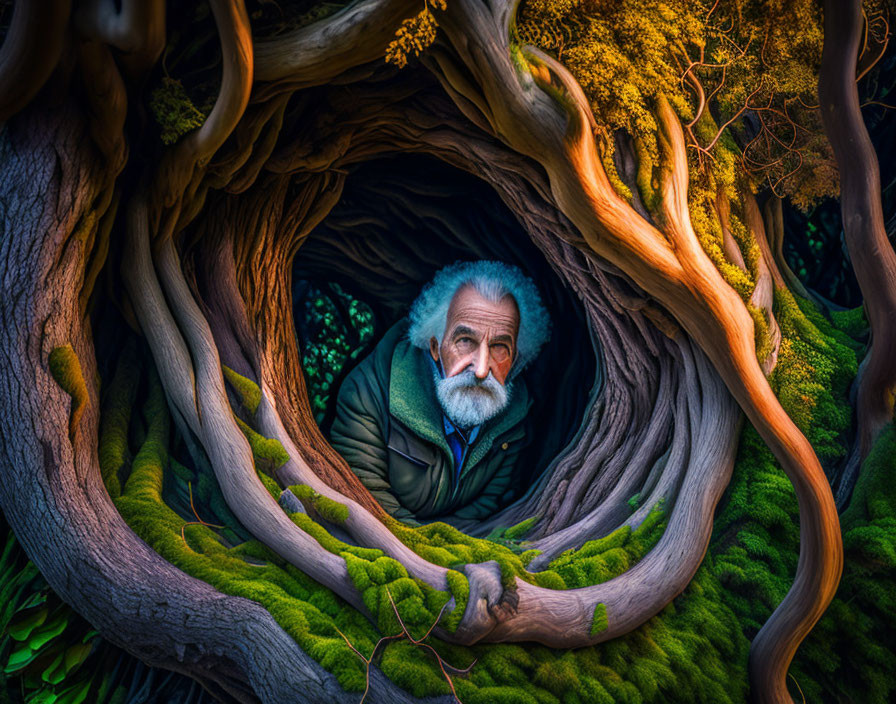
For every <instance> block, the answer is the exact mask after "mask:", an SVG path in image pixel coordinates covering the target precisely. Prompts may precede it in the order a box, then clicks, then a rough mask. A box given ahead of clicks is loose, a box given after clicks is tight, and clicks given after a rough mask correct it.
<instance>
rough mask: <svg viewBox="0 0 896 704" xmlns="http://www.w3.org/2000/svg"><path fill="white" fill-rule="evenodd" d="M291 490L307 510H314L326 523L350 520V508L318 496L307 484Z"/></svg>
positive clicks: (320, 495) (293, 487) (298, 485)
mask: <svg viewBox="0 0 896 704" xmlns="http://www.w3.org/2000/svg"><path fill="white" fill-rule="evenodd" d="M289 489H290V491H292V493H293V494H295V495H296V496H297V497H298V499H299V500H300V501H301V502H302V503H303V504H305V505H306V507H307V508H312V509H314V510H315V511H316V512H317V514H318V515H319V516H320V517H321V518H323V519H324V520H325V521H329V522H330V523H337V524H340V523H345V522H346V521H347V520H348V506H346V505H345V504H343V503H339V502H338V501H334V500H333V499H331V498H329V497H327V496H323V495H322V494H318V493H317V492H316V491H314V489H312V488H311V487H310V486H308V485H307V484H294V485H293V486H291V487H289Z"/></svg>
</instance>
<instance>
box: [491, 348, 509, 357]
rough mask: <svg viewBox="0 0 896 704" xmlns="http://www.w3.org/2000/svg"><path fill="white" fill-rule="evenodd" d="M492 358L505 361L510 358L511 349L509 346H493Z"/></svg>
mask: <svg viewBox="0 0 896 704" xmlns="http://www.w3.org/2000/svg"><path fill="white" fill-rule="evenodd" d="M492 356H493V357H494V358H495V359H499V360H503V359H506V358H507V357H509V356H510V348H509V347H508V346H507V345H492Z"/></svg>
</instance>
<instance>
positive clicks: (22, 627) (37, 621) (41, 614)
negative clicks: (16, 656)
mask: <svg viewBox="0 0 896 704" xmlns="http://www.w3.org/2000/svg"><path fill="white" fill-rule="evenodd" d="M48 613H49V611H48V610H47V607H46V606H43V607H41V608H39V609H34V610H33V611H20V612H19V613H17V614H16V615H15V616H13V618H12V620H11V621H10V622H9V628H7V631H6V632H7V633H8V634H9V636H10V637H11V638H12V639H13V640H18V641H23V640H27V639H28V636H30V635H31V632H32V631H33V630H34V629H35V628H38V627H39V626H42V625H43V623H44V621H46V620H47V614H48Z"/></svg>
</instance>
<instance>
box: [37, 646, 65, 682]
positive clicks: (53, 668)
mask: <svg viewBox="0 0 896 704" xmlns="http://www.w3.org/2000/svg"><path fill="white" fill-rule="evenodd" d="M64 660H65V651H64V650H60V651H59V654H58V655H57V656H56V657H55V658H53V661H52V662H51V663H50V664H49V665H47V666H46V667H45V668H44V670H43V672H41V673H40V678H41V679H42V680H43V681H44V682H49V683H50V684H59V683H60V682H62V680H64V679H65V664H64Z"/></svg>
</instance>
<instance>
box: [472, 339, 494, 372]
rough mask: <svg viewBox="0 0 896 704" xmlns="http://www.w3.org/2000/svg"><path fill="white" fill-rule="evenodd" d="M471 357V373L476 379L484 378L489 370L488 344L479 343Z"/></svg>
mask: <svg viewBox="0 0 896 704" xmlns="http://www.w3.org/2000/svg"><path fill="white" fill-rule="evenodd" d="M474 355H475V356H474V357H473V373H474V374H475V375H476V378H477V379H485V378H486V377H487V376H488V372H489V361H490V360H489V355H488V345H479V347H478V348H477V349H476V352H475V353H474Z"/></svg>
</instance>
